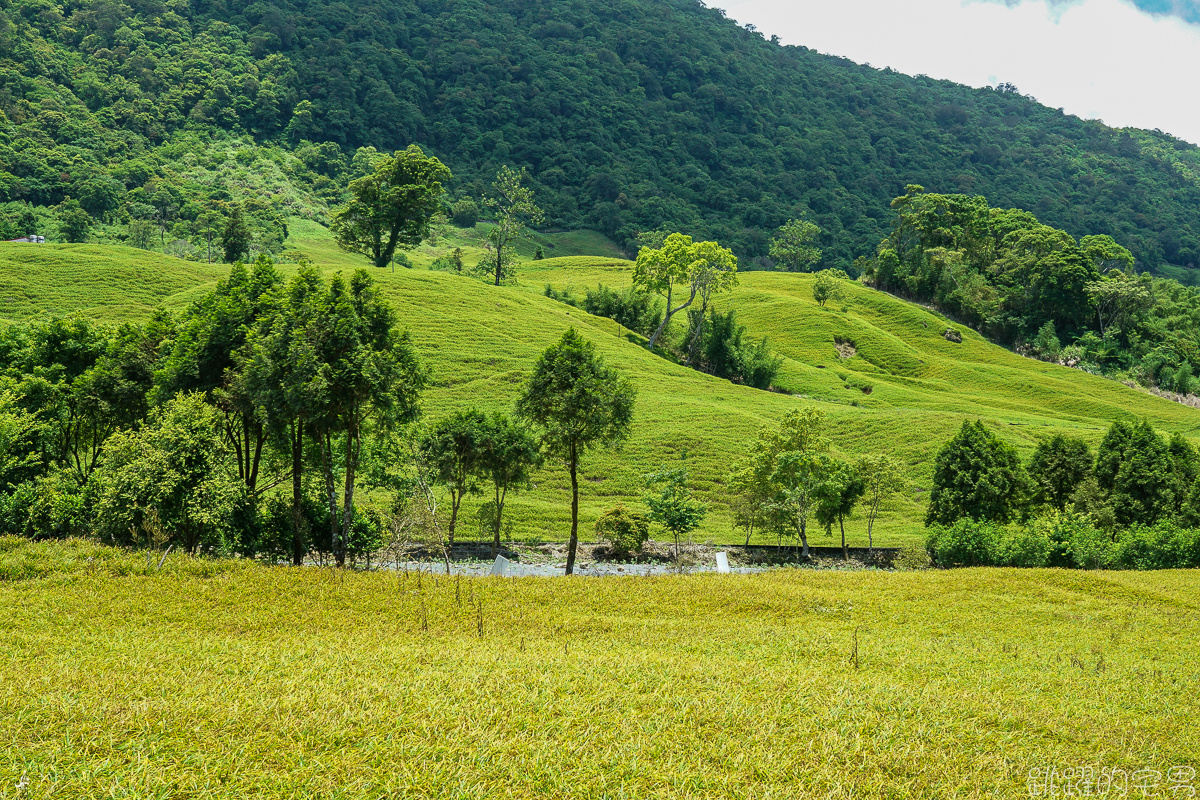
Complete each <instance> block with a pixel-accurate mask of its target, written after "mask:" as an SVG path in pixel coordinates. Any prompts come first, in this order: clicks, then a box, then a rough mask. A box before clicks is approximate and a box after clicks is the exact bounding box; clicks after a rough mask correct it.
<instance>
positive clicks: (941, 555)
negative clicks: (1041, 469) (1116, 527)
mask: <svg viewBox="0 0 1200 800" xmlns="http://www.w3.org/2000/svg"><path fill="white" fill-rule="evenodd" d="M925 546H926V549H927V550H928V552H929V555H930V558H931V559H932V560H933V563H934V564H935V565H936V566H940V567H1063V568H1068V569H1141V570H1145V569H1190V568H1193V567H1200V529H1197V528H1187V527H1183V526H1180V525H1178V524H1176V523H1174V522H1160V523H1158V524H1156V525H1153V526H1147V525H1135V526H1133V527H1130V528H1128V529H1126V530H1123V531H1120V532H1119V533H1116V534H1108V533H1105V532H1104V531H1102V530H1100V529H1099V528H1097V527H1095V526H1094V525H1093V524H1092V523H1091V522H1090V521H1088V519H1087V518H1086V517H1084V516H1082V515H1078V514H1073V513H1068V514H1057V513H1054V514H1049V515H1046V516H1043V517H1039V518H1036V519H1033V520H1029V521H1027V522H1023V523H1012V524H1009V525H1002V524H999V523H996V522H981V521H976V520H973V519H970V518H963V519H960V520H958V521H957V522H955V523H953V524H951V525H945V526H943V525H935V526H933V527H931V528H930V529H929V533H928V536H927V538H926V541H925Z"/></svg>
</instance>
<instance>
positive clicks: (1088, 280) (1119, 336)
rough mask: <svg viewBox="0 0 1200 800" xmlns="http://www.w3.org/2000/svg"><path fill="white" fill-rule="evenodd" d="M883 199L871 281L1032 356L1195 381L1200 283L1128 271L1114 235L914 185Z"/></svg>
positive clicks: (1160, 383)
mask: <svg viewBox="0 0 1200 800" xmlns="http://www.w3.org/2000/svg"><path fill="white" fill-rule="evenodd" d="M892 206H893V207H894V208H895V209H896V211H897V216H896V220H895V224H894V227H893V230H892V233H891V235H890V236H889V237H888V238H887V239H886V240H884V241H883V242H882V243H881V244H880V246H879V252H878V255H877V256H876V257H875V258H874V259H873V260H871V261H869V262H867V263H865V264H864V267H865V269H866V273H867V276H868V278H869V280H872V281H874V282H875V284H876V285H877V286H879V287H880V288H883V289H887V290H888V291H891V292H895V293H898V294H901V295H904V296H907V297H912V298H914V299H918V300H922V301H926V302H931V303H933V304H935V305H937V306H938V307H940V308H942V309H943V310H945V311H947V312H949V313H950V314H952V315H954V316H955V317H957V318H959V319H962V320H964V321H966V322H968V323H969V324H971V325H973V326H975V327H976V328H978V329H979V330H981V331H982V332H984V333H986V334H987V335H989V336H991V337H992V338H994V339H996V340H998V341H1000V342H1001V343H1003V344H1007V345H1013V346H1016V347H1017V348H1018V349H1021V350H1023V351H1025V352H1028V353H1030V354H1031V355H1035V356H1037V357H1038V358H1042V359H1045V360H1049V361H1059V362H1061V363H1064V364H1066V365H1068V366H1074V367H1078V368H1080V369H1084V370H1087V371H1089V372H1093V373H1098V374H1112V373H1116V374H1117V375H1119V376H1120V377H1123V378H1124V377H1127V376H1128V377H1133V378H1134V379H1136V380H1138V381H1139V382H1141V383H1143V384H1145V385H1147V386H1154V387H1159V388H1161V389H1166V390H1168V391H1173V392H1177V393H1180V394H1186V393H1188V392H1190V391H1191V390H1192V389H1193V388H1194V386H1195V382H1194V375H1193V368H1192V364H1193V363H1196V360H1197V358H1198V357H1200V327H1197V324H1196V320H1197V319H1200V291H1197V290H1196V289H1194V288H1187V287H1184V286H1182V285H1180V284H1179V283H1178V282H1176V281H1174V280H1168V279H1161V278H1153V277H1151V276H1150V275H1149V274H1146V273H1143V274H1141V275H1138V274H1136V272H1135V271H1134V269H1133V267H1134V257H1133V255H1132V254H1131V253H1130V252H1129V251H1128V250H1126V249H1125V248H1124V247H1122V246H1121V245H1119V244H1118V243H1117V242H1116V241H1114V240H1113V239H1112V238H1111V237H1109V236H1104V235H1093V236H1085V237H1083V238H1082V239H1080V240H1078V241H1076V240H1075V239H1074V238H1073V237H1071V236H1070V235H1068V234H1067V233H1066V232H1065V231H1062V230H1056V229H1054V228H1052V227H1049V226H1047V225H1044V224H1042V223H1041V222H1039V221H1038V220H1037V218H1035V217H1034V216H1033V215H1032V214H1030V213H1028V212H1027V211H1021V210H1017V209H998V208H989V207H988V204H987V201H986V200H985V199H984V198H983V197H968V196H966V195H939V194H929V193H925V192H924V190H923V189H922V188H921V187H920V186H909V187H908V189H907V192H906V193H905V194H904V195H903V196H902V197H898V198H896V199H895V200H894V201H893V203H892ZM1064 343H1066V346H1063V345H1064Z"/></svg>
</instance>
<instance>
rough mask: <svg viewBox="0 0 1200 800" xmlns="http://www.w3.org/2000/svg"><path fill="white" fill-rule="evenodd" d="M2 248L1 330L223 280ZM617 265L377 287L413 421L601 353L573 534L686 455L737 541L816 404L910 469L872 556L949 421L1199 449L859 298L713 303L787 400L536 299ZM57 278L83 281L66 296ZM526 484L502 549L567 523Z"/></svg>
mask: <svg viewBox="0 0 1200 800" xmlns="http://www.w3.org/2000/svg"><path fill="white" fill-rule="evenodd" d="M576 238H577V239H578V238H581V237H578V236H577V237H576ZM450 244H453V243H444V244H443V245H441V246H440V247H439V248H426V249H425V250H424V251H420V252H418V253H417V254H416V256H417V257H416V258H414V261H418V260H420V261H423V262H426V263H427V262H428V261H431V260H432V259H433V257H435V256H436V255H437V254H439V253H441V252H444V251H445V249H447V248H448V247H449V246H450ZM584 246H586V243H585V245H584ZM288 247H289V249H290V250H291V251H293V252H296V253H298V254H303V255H305V256H306V257H308V258H311V259H312V260H313V261H314V262H315V263H317V264H319V265H322V266H324V267H326V268H328V269H350V268H355V267H358V266H360V265H362V264H363V260H362V259H359V258H357V257H355V256H351V255H347V254H345V253H342V252H340V251H338V250H337V249H336V247H335V246H334V245H333V243H332V241H331V240H330V238H329V236H328V234H327V233H326V232H325V231H324V230H323V229H321V228H319V227H318V226H316V225H311V224H309V225H308V226H305V225H297V226H296V228H295V230H294V234H293V238H292V239H291V240H290V241H289V243H288ZM9 252H10V251H7V250H0V275H3V276H4V278H3V280H5V281H6V282H10V283H11V282H12V280H13V279H12V278H10V270H11V274H19V275H20V276H21V278H20V283H21V285H22V287H23V289H22V291H24V292H25V295H26V296H27V297H29V298H31V299H29V300H26V301H24V304H23V305H19V306H18V305H14V306H12V308H13V309H14V310H13V311H6V312H4V313H3V314H0V316H6V317H7V318H9V319H12V318H19V317H24V316H29V315H32V314H33V313H45V312H54V313H66V312H69V311H71V310H74V309H85V310H87V313H89V314H94V315H96V316H98V317H100V318H103V319H119V318H138V317H142V316H144V315H145V314H146V313H147V312H148V310H149V308H150V307H151V306H152V305H153V304H154V303H155V302H159V301H161V302H164V303H166V304H167V305H169V306H174V307H178V306H179V305H181V304H182V303H184V302H186V300H187V299H189V298H190V297H194V296H196V294H198V293H199V292H201V291H203V290H205V289H206V288H208V287H210V286H211V285H212V284H213V283H214V282H215V281H216V280H217V279H218V278H219V276H220V275H222V274H223V273H224V271H225V269H224V268H223V267H220V266H207V265H198V264H191V263H187V262H182V261H179V260H176V259H170V258H163V257H155V256H151V255H148V254H143V253H140V251H129V250H124V249H121V248H94V247H87V246H77V247H72V246H68V245H64V246H58V247H55V248H50V247H46V248H45V249H43V250H39V251H38V254H37V255H36V256H29V255H27V254H28V253H30V252H31V251H30V250H23V251H11V252H13V253H16V254H17V256H19V257H20V259H30V260H29V261H21V262H18V261H15V260H14V256H13V255H8V253H9ZM478 252H479V251H475V257H478ZM469 255H470V254H469ZM468 260H469V259H468ZM13 265H16V267H15V268H14V267H13ZM46 265H53V267H52V268H51V267H49V266H46ZM123 265H124V266H123ZM631 266H632V265H631V264H630V262H628V261H624V260H621V259H619V258H615V257H611V256H607V257H606V256H586V257H585V256H580V257H570V258H556V259H549V260H545V261H539V262H532V261H531V262H525V263H523V264H522V265H521V267H520V273H519V282H518V284H517V285H515V286H505V287H500V288H496V287H493V286H489V285H487V284H486V283H484V282H482V281H480V280H478V279H475V278H471V277H467V276H459V275H452V274H448V273H442V272H431V271H427V270H422V269H413V270H407V269H397V270H396V271H395V272H391V271H386V272H379V273H377V278H378V280H379V282H380V284H381V285H382V286H383V287H384V289H385V291H386V292H387V295H388V296H389V297H390V298H391V299H392V300H393V302H394V303H395V305H396V307H397V310H398V311H399V314H400V317H401V320H402V322H403V324H404V325H406V326H408V327H409V328H410V329H411V330H412V331H413V334H414V336H415V339H416V342H417V345H418V347H419V348H420V350H421V352H422V353H423V355H424V357H425V358H426V359H427V361H428V362H429V363H430V365H431V366H432V368H433V383H432V386H431V388H430V389H429V391H428V392H427V395H426V399H425V408H426V412H427V413H426V417H427V419H436V418H438V417H440V416H442V415H444V414H447V413H450V412H452V411H453V410H455V409H458V408H462V407H465V406H467V405H472V404H473V405H476V406H478V407H480V408H481V409H485V410H490V409H500V408H507V407H509V406H511V404H512V402H513V401H514V399H515V397H516V395H517V393H518V391H519V389H520V387H521V384H522V383H523V382H524V380H525V379H526V377H527V376H528V374H529V371H530V369H531V368H532V366H533V363H534V361H535V359H536V358H537V355H538V354H539V353H540V352H541V351H542V350H543V349H544V348H545V347H546V346H548V345H549V344H551V343H552V342H554V341H555V340H556V339H557V338H558V337H559V336H560V335H561V334H562V332H563V331H564V330H566V329H567V328H568V327H570V326H574V327H576V328H577V329H579V330H580V331H581V332H582V333H583V334H584V335H585V336H587V337H588V338H589V339H591V340H593V341H594V342H596V344H597V347H598V349H599V351H600V352H601V353H602V354H603V355H604V357H605V358H607V359H608V360H609V361H610V362H611V363H612V364H613V365H615V366H616V367H618V368H619V369H621V370H622V371H624V372H625V373H626V374H628V375H629V376H630V377H631V378H632V379H633V382H634V384H635V385H636V387H637V390H638V400H637V406H636V422H635V429H634V435H633V437H632V439H631V441H630V443H629V444H628V446H627V447H626V448H625V449H624V451H622V452H621V453H616V454H609V453H598V454H595V455H593V456H591V457H589V459H588V460H587V462H586V463H585V465H584V470H583V472H584V477H585V480H584V487H585V494H584V498H583V505H582V511H583V517H584V520H583V522H584V526H585V527H584V531H585V534H586V532H588V531H589V530H590V528H589V527H588V526H590V524H591V521H592V520H593V519H594V518H595V516H596V515H598V514H599V513H601V512H602V511H604V510H605V509H607V508H610V507H611V506H612V505H614V504H616V503H618V502H624V503H626V504H631V505H634V504H637V503H638V502H639V501H638V498H639V497H640V494H641V491H642V486H641V484H642V476H643V475H644V474H645V473H647V472H650V471H652V470H656V469H659V468H661V467H662V466H664V465H672V464H674V463H676V462H677V461H678V459H679V458H680V457H681V456H682V455H684V454H685V453H686V456H687V464H688V466H689V468H690V469H691V471H692V473H693V476H694V478H695V481H696V483H697V485H698V487H699V489H700V491H701V492H702V493H703V494H704V496H705V497H706V498H707V499H708V500H709V502H710V503H711V506H712V513H711V514H710V516H709V518H708V520H707V521H706V523H705V525H704V527H703V528H702V529H701V530H700V531H699V532H697V534H696V535H697V537H698V538H699V539H708V538H712V539H715V540H717V541H721V540H725V541H734V540H737V539H738V538H739V537H740V534H738V533H736V532H734V531H733V530H732V529H731V526H730V520H729V516H728V513H727V509H726V505H725V497H724V488H723V485H724V482H725V479H726V476H727V474H728V470H729V466H730V465H731V464H732V463H733V462H734V461H735V460H736V459H737V458H739V457H740V456H741V455H742V454H743V453H744V452H745V449H746V447H747V446H748V445H749V444H750V442H751V441H752V440H753V436H754V434H755V432H756V431H757V430H758V429H759V428H761V427H763V426H766V425H775V424H777V422H778V420H779V419H780V418H781V417H782V415H783V414H784V412H786V411H787V410H788V409H790V408H795V407H798V406H803V405H813V404H815V405H817V406H818V407H819V408H821V409H822V410H824V411H825V412H826V414H827V416H828V419H829V423H830V433H831V436H832V439H833V441H834V444H835V447H836V449H837V451H838V452H840V453H841V454H843V455H845V456H848V457H853V456H855V455H857V454H860V453H866V452H876V451H886V452H891V453H893V454H894V455H896V456H897V457H899V458H900V459H902V460H903V462H904V463H906V464H907V465H908V468H909V482H910V483H909V488H908V490H907V492H905V494H904V496H903V497H900V498H897V499H896V500H895V501H894V502H893V503H892V505H891V506H890V507H889V508H888V509H886V512H885V516H884V517H883V519H881V521H880V522H879V524H878V525H877V528H876V530H877V533H878V536H877V540H876V543H877V544H884V545H887V544H899V543H903V542H905V541H909V540H912V539H913V538H914V537H916V536H917V535H919V534H920V531H921V518H922V514H923V508H924V504H925V491H926V489H927V487H928V481H929V476H930V474H931V471H932V463H933V458H934V455H935V454H936V452H937V449H938V448H939V447H940V446H941V444H942V443H943V442H944V441H945V440H946V439H948V438H949V437H950V436H951V435H952V434H953V433H954V431H955V430H956V429H957V428H958V427H959V426H960V425H961V423H962V421H963V420H964V419H968V418H976V417H978V418H981V419H983V420H985V421H986V422H987V423H988V424H989V425H991V426H993V427H994V428H995V429H997V430H998V431H999V432H1000V435H1001V436H1003V437H1004V438H1006V439H1008V440H1009V441H1011V442H1013V443H1014V444H1015V445H1016V446H1017V447H1018V448H1019V449H1021V450H1022V451H1024V452H1027V451H1028V450H1029V449H1031V448H1032V447H1033V446H1034V445H1035V444H1036V442H1037V440H1038V438H1039V437H1042V436H1046V435H1049V434H1052V433H1054V432H1055V431H1060V430H1061V431H1069V432H1071V433H1074V434H1077V435H1081V436H1083V437H1085V438H1087V439H1089V440H1090V441H1092V442H1093V443H1095V442H1098V441H1099V439H1100V438H1101V437H1102V435H1103V432H1104V429H1105V428H1106V427H1107V426H1108V424H1109V423H1110V422H1111V421H1112V420H1113V419H1115V418H1117V417H1120V416H1126V415H1135V416H1143V417H1146V418H1147V419H1149V420H1151V421H1152V422H1153V424H1155V425H1156V426H1158V427H1160V428H1161V429H1163V430H1164V431H1167V432H1175V431H1179V432H1181V433H1184V434H1185V435H1187V436H1189V437H1192V438H1193V439H1197V438H1200V413H1198V412H1197V411H1195V410H1193V409H1190V408H1186V407H1184V406H1180V405H1176V404H1173V403H1170V402H1168V401H1166V400H1162V399H1159V398H1156V397H1153V396H1150V395H1148V394H1145V393H1143V392H1140V391H1136V390H1133V389H1129V388H1127V387H1124V386H1122V385H1120V384H1117V383H1115V382H1112V381H1108V380H1104V379H1102V378H1097V377H1094V376H1090V375H1087V374H1084V373H1081V372H1078V371H1075V370H1070V369H1067V368H1064V367H1057V366H1051V365H1047V364H1043V363H1040V362H1036V361H1032V360H1029V359H1025V358H1021V357H1019V356H1017V355H1014V354H1013V353H1011V352H1008V351H1006V350H1004V349H1002V348H999V347H996V346H994V345H991V344H989V343H988V342H987V341H985V340H984V339H982V338H981V337H979V336H978V335H977V334H975V333H973V332H972V331H970V330H969V329H966V328H964V327H962V326H958V325H953V324H951V323H947V322H946V321H945V320H943V319H941V318H940V317H938V316H937V315H936V314H933V313H931V312H929V311H928V310H926V309H924V308H921V307H919V306H916V305H913V304H910V303H906V302H903V301H900V300H897V299H896V298H893V297H890V296H888V295H885V294H882V293H879V292H875V291H872V290H870V289H866V288H863V287H859V286H853V287H851V288H850V293H849V298H848V300H847V302H846V305H845V310H842V308H840V307H839V308H821V307H819V306H817V305H816V304H815V303H814V302H813V301H812V299H811V278H810V277H809V276H804V275H792V274H783V273H747V274H744V275H742V276H741V285H740V286H739V287H738V288H737V289H736V290H735V291H734V292H733V293H732V294H731V295H729V296H727V297H723V298H722V299H721V301H720V302H721V303H722V304H729V305H730V306H732V307H734V308H736V309H737V310H738V312H739V315H740V319H741V321H742V322H743V323H745V324H746V325H747V326H748V327H749V329H750V331H752V332H753V333H754V334H755V335H768V336H769V337H770V339H771V341H772V343H773V345H774V347H775V348H776V349H777V350H778V351H779V352H780V353H781V354H783V355H784V356H785V357H786V361H785V365H784V368H783V371H782V375H781V378H780V381H779V383H780V385H781V387H782V388H783V389H785V390H786V391H785V392H780V393H775V392H762V391H757V390H754V389H749V388H746V387H742V386H736V385H733V384H731V383H729V382H728V381H724V380H721V379H717V378H713V377H711V376H706V375H702V374H699V373H697V372H694V371H692V370H689V369H687V368H685V367H681V366H678V365H676V364H672V363H670V362H668V361H666V360H664V359H662V358H660V357H658V356H655V355H653V354H651V353H649V352H647V351H646V350H645V349H644V347H642V346H641V342H640V341H639V340H638V337H636V336H633V335H631V334H629V333H628V331H622V330H619V329H618V326H617V325H616V323H615V322H613V321H611V320H607V319H600V318H595V317H591V316H589V315H587V314H584V313H583V312H581V311H579V310H577V309H574V308H571V307H569V306H566V305H564V304H561V303H557V302H555V301H553V300H550V299H548V298H546V297H544V296H543V295H542V290H543V288H544V286H545V285H546V284H547V283H551V284H554V285H555V286H557V287H559V288H574V289H576V290H581V289H582V288H583V287H586V286H594V285H596V284H597V283H605V284H608V285H611V286H616V287H621V286H625V285H627V284H628V282H629V276H630V272H631ZM287 269H289V268H288V267H286V266H285V267H284V270H285V271H287ZM18 270H19V272H18ZM66 275H77V276H80V277H81V278H82V280H81V281H80V283H79V284H78V285H77V286H75V287H74V288H70V287H66V286H64V285H62V282H63V280H64V276H66ZM5 285H6V286H7V285H8V283H6V284H5ZM130 298H137V302H136V303H134V302H131V301H130ZM25 309H27V310H28V311H23V310H25ZM947 327H952V328H954V329H955V330H958V331H959V332H961V334H962V336H963V342H962V343H961V344H955V343H952V342H949V341H947V340H946V339H945V338H943V336H942V334H943V333H944V332H945V330H946V329H947ZM835 337H837V338H841V339H844V340H847V341H849V342H852V343H853V347H854V348H855V350H856V352H855V354H854V355H853V356H852V357H850V358H847V359H845V360H843V359H841V358H839V355H838V352H837V351H836V350H835V348H834V343H835ZM868 388H869V390H870V391H869V393H866V392H865V391H864V389H868ZM536 484H537V485H536V488H535V489H534V490H533V491H531V492H528V493H525V494H522V495H520V496H518V497H516V498H515V499H514V500H513V501H512V515H513V521H514V535H516V536H518V537H522V538H528V537H540V538H544V539H549V540H561V539H563V538H565V534H566V530H567V521H568V513H567V509H568V497H569V495H568V491H569V489H568V482H567V478H566V472H565V470H563V469H561V468H558V467H556V466H555V465H551V466H550V467H549V468H547V469H546V470H545V471H544V472H542V473H541V474H540V475H538V476H537V479H536ZM471 513H472V508H471V507H468V508H467V522H466V523H465V524H464V525H463V528H464V529H465V530H464V532H465V531H469V530H470V525H471V523H470V514H471ZM863 527H864V526H863V525H862V524H861V523H857V522H854V521H851V522H850V523H849V524H848V526H847V533H848V534H849V536H850V538H851V540H852V541H853V542H855V543H858V542H861V543H863V544H865V532H864V530H863ZM812 541H813V542H814V543H816V544H820V543H822V536H821V535H820V534H816V535H815V536H814V537H813V539H812Z"/></svg>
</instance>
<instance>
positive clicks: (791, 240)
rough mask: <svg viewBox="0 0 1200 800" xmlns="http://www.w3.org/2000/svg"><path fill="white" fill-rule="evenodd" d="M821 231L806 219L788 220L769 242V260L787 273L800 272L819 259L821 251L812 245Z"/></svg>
mask: <svg viewBox="0 0 1200 800" xmlns="http://www.w3.org/2000/svg"><path fill="white" fill-rule="evenodd" d="M820 233H821V229H820V228H819V227H817V225H816V223H813V222H809V221H808V220H806V219H789V220H788V221H787V222H786V223H785V224H784V226H783V227H782V228H780V229H779V230H778V231H776V232H775V238H774V239H772V240H771V250H770V256H771V258H773V259H775V260H776V261H778V262H779V263H780V264H783V265H784V267H785V268H786V269H787V271H788V272H802V271H804V270H805V269H807V268H808V267H810V266H812V265H813V264H815V263H817V260H818V259H820V258H821V249H820V248H819V247H817V246H816V245H814V244H813V242H815V241H816V240H817V236H819V235H820Z"/></svg>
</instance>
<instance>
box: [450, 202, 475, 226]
mask: <svg viewBox="0 0 1200 800" xmlns="http://www.w3.org/2000/svg"><path fill="white" fill-rule="evenodd" d="M450 218H451V219H452V220H454V224H455V225H457V226H458V227H460V228H474V227H475V223H477V222H479V204H478V203H476V202H475V201H474V200H470V199H464V200H459V201H458V202H457V203H455V204H454V206H453V207H452V208H451V209H450Z"/></svg>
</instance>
